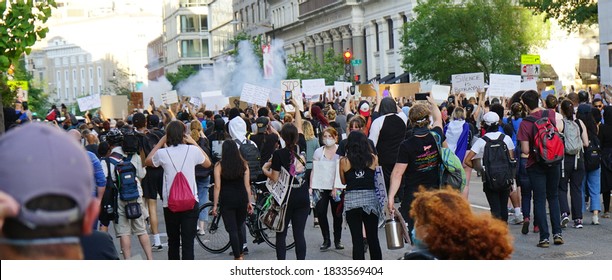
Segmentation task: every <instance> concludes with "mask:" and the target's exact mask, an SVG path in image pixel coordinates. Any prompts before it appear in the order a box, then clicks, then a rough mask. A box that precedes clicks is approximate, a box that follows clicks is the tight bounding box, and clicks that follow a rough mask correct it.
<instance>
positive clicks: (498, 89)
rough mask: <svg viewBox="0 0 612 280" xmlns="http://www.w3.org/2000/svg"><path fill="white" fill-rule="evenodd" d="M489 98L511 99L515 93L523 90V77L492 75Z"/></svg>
mask: <svg viewBox="0 0 612 280" xmlns="http://www.w3.org/2000/svg"><path fill="white" fill-rule="evenodd" d="M489 80H490V81H489V90H488V91H487V93H488V95H489V96H497V97H501V96H505V97H510V96H512V95H513V94H514V93H515V92H517V91H519V90H521V76H519V75H502V74H491V76H490V77H489Z"/></svg>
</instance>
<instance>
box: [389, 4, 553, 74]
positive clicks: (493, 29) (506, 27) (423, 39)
mask: <svg viewBox="0 0 612 280" xmlns="http://www.w3.org/2000/svg"><path fill="white" fill-rule="evenodd" d="M454 2H455V1H453V0H429V1H427V0H419V1H418V5H417V6H416V7H415V8H414V13H415V14H416V17H415V18H414V20H412V21H409V22H407V23H406V24H405V25H404V26H403V33H402V38H401V41H402V43H403V45H404V47H403V48H402V50H401V53H402V55H403V60H402V67H403V68H404V69H405V70H407V71H408V72H410V73H412V74H414V75H415V76H417V77H418V78H419V79H432V80H435V81H438V82H440V83H450V79H451V75H453V74H460V73H470V72H484V74H485V80H488V77H489V75H490V74H491V73H504V74H519V71H520V57H521V54H526V53H529V51H530V49H531V48H532V47H535V46H541V45H542V44H543V42H544V39H545V38H546V36H548V32H545V30H548V28H547V26H546V25H545V24H544V23H543V22H542V21H540V20H538V19H537V18H533V17H532V16H531V14H530V12H529V11H527V10H526V9H524V8H521V7H517V6H514V5H512V4H511V3H510V1H507V0H465V1H463V2H462V4H460V5H456V4H455V3H454Z"/></svg>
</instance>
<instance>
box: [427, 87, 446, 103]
mask: <svg viewBox="0 0 612 280" xmlns="http://www.w3.org/2000/svg"><path fill="white" fill-rule="evenodd" d="M450 90H451V87H450V86H441V85H433V86H432V87H431V96H432V97H433V99H434V100H436V101H438V102H444V101H446V100H447V99H448V94H449V93H450Z"/></svg>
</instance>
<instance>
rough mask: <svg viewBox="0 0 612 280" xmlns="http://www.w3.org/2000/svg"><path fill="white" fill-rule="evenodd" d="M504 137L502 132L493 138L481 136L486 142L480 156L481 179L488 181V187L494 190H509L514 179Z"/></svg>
mask: <svg viewBox="0 0 612 280" xmlns="http://www.w3.org/2000/svg"><path fill="white" fill-rule="evenodd" d="M505 137H506V135H504V134H503V133H500V135H499V137H498V138H497V139H493V140H491V139H490V138H489V137H487V136H483V137H482V139H483V140H485V142H486V144H485V148H484V156H483V157H482V166H483V168H482V169H483V171H484V176H483V180H485V181H486V182H488V186H489V189H490V190H491V191H494V192H502V191H507V190H509V189H510V188H511V187H512V182H513V179H514V172H513V171H514V167H513V163H512V161H511V160H510V155H509V154H508V146H506V143H505V142H504V138H505Z"/></svg>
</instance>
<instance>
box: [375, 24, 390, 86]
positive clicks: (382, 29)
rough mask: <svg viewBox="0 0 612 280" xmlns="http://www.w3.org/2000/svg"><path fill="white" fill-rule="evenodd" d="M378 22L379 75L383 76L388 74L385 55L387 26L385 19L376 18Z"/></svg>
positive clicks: (387, 37)
mask: <svg viewBox="0 0 612 280" xmlns="http://www.w3.org/2000/svg"><path fill="white" fill-rule="evenodd" d="M376 24H378V40H379V43H380V45H379V46H380V49H379V52H378V55H380V58H381V60H380V62H381V63H380V77H381V78H384V77H385V76H387V75H389V57H388V56H387V50H388V49H389V34H388V32H389V27H388V26H387V21H386V20H385V19H377V20H376Z"/></svg>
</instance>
